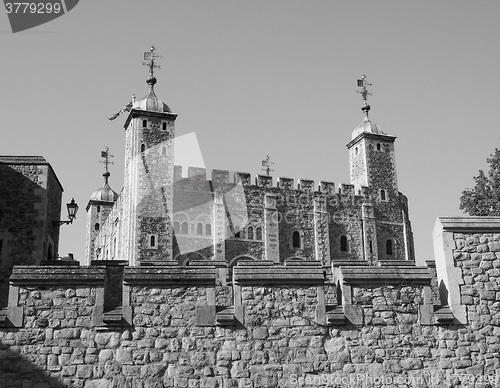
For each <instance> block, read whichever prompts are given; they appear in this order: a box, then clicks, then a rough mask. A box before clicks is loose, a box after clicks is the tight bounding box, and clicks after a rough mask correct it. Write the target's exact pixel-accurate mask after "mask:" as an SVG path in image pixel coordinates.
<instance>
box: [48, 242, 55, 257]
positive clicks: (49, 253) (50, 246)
mask: <svg viewBox="0 0 500 388" xmlns="http://www.w3.org/2000/svg"><path fill="white" fill-rule="evenodd" d="M53 258H54V256H53V254H52V244H51V243H49V248H48V249H47V260H52V259H53Z"/></svg>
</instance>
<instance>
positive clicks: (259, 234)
mask: <svg viewBox="0 0 500 388" xmlns="http://www.w3.org/2000/svg"><path fill="white" fill-rule="evenodd" d="M255 239H256V240H262V228H261V227H260V226H259V227H258V228H257V229H256V231H255Z"/></svg>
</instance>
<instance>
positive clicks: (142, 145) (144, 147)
mask: <svg viewBox="0 0 500 388" xmlns="http://www.w3.org/2000/svg"><path fill="white" fill-rule="evenodd" d="M144 151H146V145H145V144H141V152H144Z"/></svg>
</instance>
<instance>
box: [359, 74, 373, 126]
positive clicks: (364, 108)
mask: <svg viewBox="0 0 500 388" xmlns="http://www.w3.org/2000/svg"><path fill="white" fill-rule="evenodd" d="M367 86H372V84H371V83H368V82H367V81H366V75H364V74H363V75H362V76H361V79H358V87H359V88H361V90H358V93H360V94H361V96H363V106H362V107H361V110H362V111H363V112H364V113H365V120H366V121H367V120H368V111H369V110H370V105H368V102H367V97H368V96H371V95H372V94H371V93H370V92H369V91H368V89H367V88H366V87H367Z"/></svg>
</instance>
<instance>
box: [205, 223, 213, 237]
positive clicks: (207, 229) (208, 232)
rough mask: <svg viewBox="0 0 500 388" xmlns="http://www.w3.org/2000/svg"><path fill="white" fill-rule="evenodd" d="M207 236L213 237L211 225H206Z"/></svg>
mask: <svg viewBox="0 0 500 388" xmlns="http://www.w3.org/2000/svg"><path fill="white" fill-rule="evenodd" d="M205 234H206V235H207V236H211V235H212V225H211V224H206V225H205Z"/></svg>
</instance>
